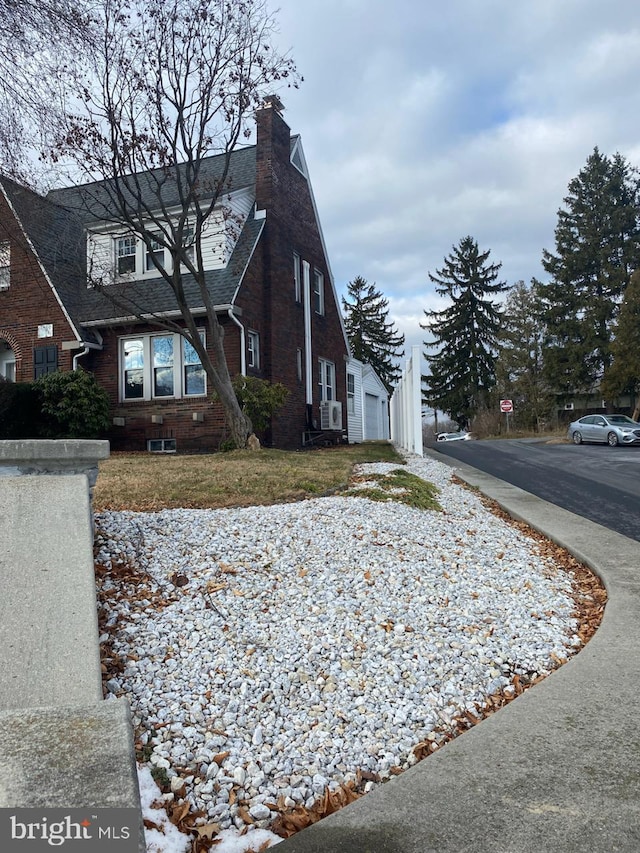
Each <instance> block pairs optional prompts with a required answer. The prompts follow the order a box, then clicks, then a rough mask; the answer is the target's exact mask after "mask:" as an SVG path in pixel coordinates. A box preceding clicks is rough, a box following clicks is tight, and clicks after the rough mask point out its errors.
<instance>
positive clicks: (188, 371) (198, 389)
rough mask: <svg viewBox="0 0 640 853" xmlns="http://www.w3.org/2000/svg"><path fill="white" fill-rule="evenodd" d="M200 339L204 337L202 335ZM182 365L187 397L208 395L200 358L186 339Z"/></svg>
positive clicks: (183, 347)
mask: <svg viewBox="0 0 640 853" xmlns="http://www.w3.org/2000/svg"><path fill="white" fill-rule="evenodd" d="M200 337H203V336H202V335H201V336H200ZM182 365H183V371H184V375H183V381H184V385H183V388H184V393H185V396H187V397H191V396H197V395H200V394H206V393H207V380H206V376H205V372H204V368H203V367H202V364H201V363H200V357H199V355H198V353H197V352H196V351H195V349H194V348H193V346H192V345H191V344H190V343H189V341H188V340H186V338H183V339H182Z"/></svg>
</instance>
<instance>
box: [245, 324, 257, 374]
mask: <svg viewBox="0 0 640 853" xmlns="http://www.w3.org/2000/svg"><path fill="white" fill-rule="evenodd" d="M247 351H248V352H247V355H248V357H247V365H248V366H249V367H254V368H255V369H256V370H257V369H258V368H259V367H260V335H259V334H258V333H257V332H248V333H247Z"/></svg>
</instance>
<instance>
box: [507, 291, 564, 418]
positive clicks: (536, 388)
mask: <svg viewBox="0 0 640 853" xmlns="http://www.w3.org/2000/svg"><path fill="white" fill-rule="evenodd" d="M539 313H540V312H539V304H538V297H537V293H536V289H535V286H534V285H533V284H532V285H531V286H529V287H528V286H527V285H526V284H525V283H524V282H523V281H519V282H517V283H516V284H515V285H514V286H513V287H512V288H511V289H510V290H509V293H508V294H507V298H506V299H505V302H504V308H503V313H502V321H501V326H500V351H499V354H498V359H497V362H496V382H497V386H498V388H499V391H500V396H501V397H503V398H507V399H512V400H513V401H514V420H515V422H516V423H517V424H518V425H519V426H521V427H524V428H526V429H540V428H541V425H542V423H543V422H544V421H546V420H547V418H548V417H549V415H550V414H551V411H552V408H553V395H552V394H551V393H550V391H549V388H548V386H547V383H546V380H545V378H544V373H543V344H544V335H545V328H544V325H543V324H542V322H541V320H540V317H539Z"/></svg>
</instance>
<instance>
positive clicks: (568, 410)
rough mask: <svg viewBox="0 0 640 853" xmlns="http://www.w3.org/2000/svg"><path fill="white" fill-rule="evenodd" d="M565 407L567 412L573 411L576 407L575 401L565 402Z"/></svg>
mask: <svg viewBox="0 0 640 853" xmlns="http://www.w3.org/2000/svg"><path fill="white" fill-rule="evenodd" d="M564 409H565V412H572V411H573V409H574V406H573V403H565V404H564Z"/></svg>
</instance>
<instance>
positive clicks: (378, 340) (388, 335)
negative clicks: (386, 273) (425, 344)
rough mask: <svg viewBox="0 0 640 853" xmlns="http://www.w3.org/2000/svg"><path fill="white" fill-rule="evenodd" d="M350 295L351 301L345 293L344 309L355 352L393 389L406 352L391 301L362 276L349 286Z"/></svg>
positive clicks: (352, 349) (350, 344) (357, 356)
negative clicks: (391, 316)
mask: <svg viewBox="0 0 640 853" xmlns="http://www.w3.org/2000/svg"><path fill="white" fill-rule="evenodd" d="M347 296H348V298H349V299H350V300H351V301H350V302H349V301H348V300H347V299H345V297H344V296H343V297H342V308H343V310H344V316H345V328H346V330H347V337H348V338H349V346H350V348H351V353H352V355H353V356H354V358H357V359H358V360H359V361H362V362H364V363H366V364H370V365H371V366H372V367H373V369H374V370H375V372H376V373H377V374H378V376H379V377H380V379H382V381H383V382H384V384H385V386H386V387H387V390H388V391H391V389H392V386H393V384H394V383H395V382H396V380H397V379H398V376H399V375H400V371H399V369H398V366H397V364H396V363H395V361H394V360H395V359H399V358H400V357H401V356H402V355H403V353H404V349H403V346H404V335H402V334H400V333H399V332H398V331H397V330H396V328H395V324H394V323H392V322H390V321H389V320H388V319H387V318H388V316H389V311H388V304H389V302H388V300H387V299H385V298H384V296H383V295H382V293H380V291H379V290H376V287H375V284H369V283H368V282H367V280H366V279H364V278H362V276H360V275H359V276H356V278H354V280H353V281H350V282H349V284H348V285H347Z"/></svg>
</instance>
